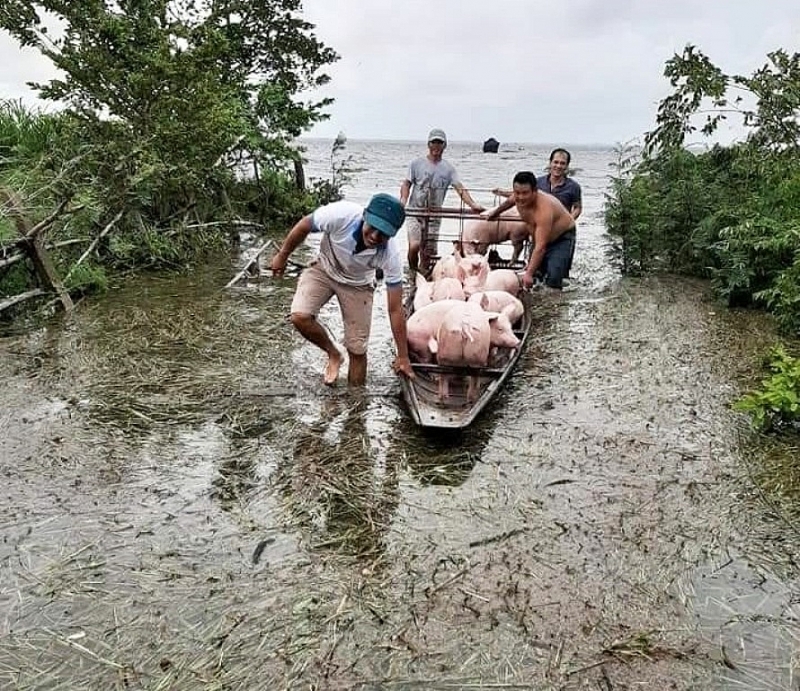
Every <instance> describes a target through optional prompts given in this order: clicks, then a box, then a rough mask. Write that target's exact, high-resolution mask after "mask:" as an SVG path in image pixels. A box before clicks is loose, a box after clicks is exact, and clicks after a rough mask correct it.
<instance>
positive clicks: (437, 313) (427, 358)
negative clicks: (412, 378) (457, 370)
mask: <svg viewBox="0 0 800 691" xmlns="http://www.w3.org/2000/svg"><path fill="white" fill-rule="evenodd" d="M464 304H466V303H465V302H464V301H463V300H439V301H438V302H431V303H429V304H427V305H425V306H424V307H421V308H420V309H419V310H416V311H415V312H414V314H412V315H411V316H410V317H409V318H408V320H407V321H406V333H407V337H408V349H409V351H410V353H411V355H412V356H413V359H415V360H416V361H417V362H428V363H429V362H433V361H434V359H435V358H434V357H433V353H435V352H436V346H434V349H433V350H431V349H430V347H429V343H430V340H431V339H432V338H434V337H435V336H436V334H437V331H438V330H439V324H440V323H441V321H442V319H443V318H444V315H445V314H446V313H447V311H448V310H450V309H451V308H452V307H455V306H457V305H464Z"/></svg>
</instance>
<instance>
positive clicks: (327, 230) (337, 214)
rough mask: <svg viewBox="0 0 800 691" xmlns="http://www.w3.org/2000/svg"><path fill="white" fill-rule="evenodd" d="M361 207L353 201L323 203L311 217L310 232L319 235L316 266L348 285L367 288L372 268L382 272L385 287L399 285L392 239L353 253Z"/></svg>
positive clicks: (397, 255)
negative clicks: (320, 236) (380, 244)
mask: <svg viewBox="0 0 800 691" xmlns="http://www.w3.org/2000/svg"><path fill="white" fill-rule="evenodd" d="M363 224H364V207H363V206H360V205H359V204H355V203H354V202H348V201H340V202H333V203H332V204H326V205H325V206H321V207H319V208H318V209H316V210H315V211H314V212H313V213H312V214H311V228H312V232H316V233H322V234H323V237H322V239H321V240H320V243H319V254H318V258H319V263H320V266H321V267H322V269H323V270H324V271H325V273H327V274H328V275H329V276H330V277H331V278H332V279H333V280H335V281H338V282H339V283H345V284H347V285H352V286H364V285H370V284H371V283H372V282H373V281H374V279H375V269H378V268H380V269H383V276H384V282H385V283H386V287H387V288H392V287H396V286H401V285H402V284H403V263H402V259H401V258H400V252H399V250H398V248H397V243H396V241H395V239H394V238H389V241H388V242H387V243H386V244H385V245H382V246H380V247H375V248H364V249H362V250H361V251H360V252H357V251H356V248H357V245H358V243H359V241H361V240H362V234H361V229H362V226H363Z"/></svg>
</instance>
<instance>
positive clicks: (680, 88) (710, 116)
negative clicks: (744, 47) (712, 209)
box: [645, 45, 800, 156]
mask: <svg viewBox="0 0 800 691" xmlns="http://www.w3.org/2000/svg"><path fill="white" fill-rule="evenodd" d="M767 57H768V62H767V63H766V64H765V65H764V66H763V67H761V68H760V69H758V70H756V71H755V72H754V73H753V74H752V75H751V76H750V77H745V76H741V75H732V76H731V75H726V74H724V73H723V72H722V71H721V70H720V69H719V68H718V67H716V66H714V65H713V64H712V63H711V61H710V60H709V59H708V58H707V57H706V56H705V55H704V54H703V53H702V52H700V51H699V50H697V48H696V47H695V46H693V45H687V46H686V48H685V49H684V51H683V54H682V55H675V56H673V57H672V58H671V59H670V60H668V61H667V63H666V66H665V69H664V76H666V77H668V78H669V81H670V85H671V86H672V87H673V88H674V91H673V93H672V94H670V95H669V96H667V97H666V98H665V99H664V100H663V101H661V103H660V104H659V108H658V114H657V116H656V124H657V127H656V128H655V129H654V130H652V131H651V132H648V134H647V135H646V137H645V153H646V155H647V156H653V155H657V154H658V153H659V152H663V151H667V152H668V151H671V150H674V149H676V148H680V147H682V146H683V144H684V141H685V139H686V135H688V134H690V133H693V132H696V131H697V124H696V121H697V119H698V117H702V116H705V119H704V124H703V125H702V127H701V128H700V131H701V133H702V134H703V135H706V136H710V135H712V134H714V133H715V132H716V130H717V128H718V126H719V123H720V122H721V121H723V120H726V119H727V118H728V117H729V116H731V115H737V116H738V117H739V118H740V119H741V121H742V123H743V124H744V125H745V126H746V127H748V128H749V130H750V131H749V134H748V142H749V143H751V144H753V145H754V146H756V147H757V148H759V149H768V150H771V151H787V150H788V151H793V152H795V153H797V152H798V150H799V149H800V120H799V119H798V117H797V116H798V113H800V88H798V85H800V53H794V54H793V55H789V54H787V53H786V52H785V51H783V50H776V51H774V52H772V53H769V54H768V55H767ZM746 96H749V97H751V98H752V99H754V100H755V107H754V108H753V107H751V108H748V107H747V106H746V105H745V97H746Z"/></svg>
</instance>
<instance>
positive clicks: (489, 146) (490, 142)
mask: <svg viewBox="0 0 800 691" xmlns="http://www.w3.org/2000/svg"><path fill="white" fill-rule="evenodd" d="M499 147H500V142H498V141H497V140H496V139H495V138H494V137H489V138H488V139H487V140H486V141H485V142H484V143H483V153H485V154H496V153H497V149H498V148H499Z"/></svg>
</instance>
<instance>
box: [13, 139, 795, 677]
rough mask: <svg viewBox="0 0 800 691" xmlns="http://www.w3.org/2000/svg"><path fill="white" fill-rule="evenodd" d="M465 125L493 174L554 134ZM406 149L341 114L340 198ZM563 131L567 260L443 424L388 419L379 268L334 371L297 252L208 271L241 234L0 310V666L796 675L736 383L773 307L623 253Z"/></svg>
mask: <svg viewBox="0 0 800 691" xmlns="http://www.w3.org/2000/svg"><path fill="white" fill-rule="evenodd" d="M478 146H479V145H476V144H472V145H468V144H453V145H451V147H450V148H449V149H448V155H449V156H450V158H451V160H453V161H454V162H455V163H456V165H457V167H458V168H459V171H460V172H461V175H462V178H463V180H464V183H465V184H466V185H467V186H468V187H473V188H475V189H476V190H479V191H478V192H476V195H475V196H477V197H479V198H481V200H482V201H485V203H487V204H489V203H491V202H492V201H493V200H492V199H491V196H490V195H489V194H488V190H489V189H491V188H492V187H494V186H496V185H504V184H507V183H508V181H510V177H511V175H513V173H514V172H516V170H519V169H524V168H529V169H533V170H534V171H535V172H539V171H540V169H541V167H542V166H543V165H544V163H545V162H546V156H547V153H548V151H549V148H550V147H531V146H525V145H519V146H517V147H516V148H514V146H516V145H514V146H511V147H508V149H507V150H506V151H505V152H503V149H502V148H501V153H500V154H499V155H498V156H497V157H491V156H489V157H488V158H487V156H486V155H483V154H481V153H480V152H479V148H477V147H478ZM329 147H330V143H329V142H311V143H309V158H310V161H309V164H308V167H307V170H308V172H309V173H310V174H311V175H312V176H313V175H314V174H315V172H317V174H320V175H324V174H325V172H326V166H327V165H328V163H329V161H328V159H327V156H328V154H329ZM421 149H422V145H421V144H419V143H416V144H413V143H402V142H398V143H377V142H360V143H359V142H354V143H350V144H349V145H348V151H349V152H350V153H351V154H352V155H353V166H354V167H356V168H358V169H359V170H358V171H357V172H356V173H355V179H354V181H353V183H352V184H351V186H350V187H349V188H348V197H349V198H352V199H355V200H357V201H366V199H367V198H368V197H369V196H370V195H371V194H372V193H373V192H375V191H390V192H396V190H397V188H398V187H399V181H400V179H401V178H402V175H403V172H404V168H405V163H407V161H408V160H409V159H410V157H411V156H413V155H415V154H417V153H421ZM572 153H573V165H574V166H576V168H578V169H579V170H578V172H577V173H576V179H578V180H579V182H581V184H582V185H583V189H584V195H585V196H584V215H583V216H582V218H581V221H580V223H579V231H578V233H579V240H578V249H577V254H576V259H575V261H576V265H575V270H574V280H573V282H572V284H571V285H570V287H569V290H567V291H564V293H563V294H560V295H551V294H547V295H542V296H541V298H540V299H539V300H538V301H537V304H536V307H535V309H536V316H537V324H536V326H535V329H534V332H533V333H532V335H531V338H530V339H529V343H528V347H527V349H526V352H525V353H524V354H523V356H522V358H521V359H520V362H519V365H518V368H517V370H516V374H515V377H514V378H513V380H512V381H509V383H508V384H507V386H506V388H505V389H504V391H503V392H501V394H500V395H499V399H498V400H497V401H496V404H495V405H494V406H493V407H492V408H491V409H490V410H488V411H486V412H485V414H484V415H483V416H482V417H481V418H480V420H479V421H478V423H477V424H476V425H475V426H474V427H473V428H471V429H469V430H467V431H465V432H464V433H461V434H450V435H436V434H431V433H423V432H421V431H420V430H418V429H416V428H415V427H414V426H413V424H412V423H411V421H410V418H409V416H408V414H407V413H406V411H405V410H404V408H403V405H402V402H401V399H400V388H399V385H398V383H397V381H396V379H395V377H394V375H393V374H392V372H391V368H390V362H391V358H392V344H391V335H390V331H389V328H388V320H387V318H386V312H385V308H384V302H385V300H384V293H383V290H382V288H380V287H379V288H378V293H377V294H376V299H375V313H374V320H373V324H374V326H373V334H372V339H371V347H370V360H369V368H368V386H367V387H366V388H365V390H363V391H349V390H348V389H347V387H346V386H345V385H344V381H342V382H341V383H340V385H339V386H337V387H335V388H333V389H326V388H324V387H323V386H321V376H322V368H323V364H324V363H323V358H322V357H321V356H320V354H319V353H317V352H316V351H315V350H314V349H313V348H312V347H310V346H307V345H305V344H304V343H303V342H302V341H301V340H300V339H299V337H298V336H297V335H296V334H294V333H293V332H292V329H291V327H290V326H289V324H288V323H287V321H286V319H285V316H286V313H287V311H288V306H289V303H290V301H291V296H292V292H293V288H294V284H295V280H296V276H287V278H285V279H282V280H273V279H269V278H267V279H264V280H262V281H260V282H250V283H247V284H242V285H239V286H237V287H235V288H233V289H229V290H224V289H223V286H225V284H226V283H227V282H228V280H229V279H230V278H231V277H232V276H233V275H234V274H235V273H236V271H237V270H238V266H239V262H240V257H239V256H238V255H234V256H232V257H231V259H230V262H225V263H224V265H222V266H216V267H213V268H212V267H209V268H206V269H203V270H199V271H197V272H196V273H194V274H192V275H190V276H159V277H149V278H139V279H136V280H132V281H129V282H126V283H124V284H122V285H120V286H118V287H117V288H115V289H114V290H113V291H112V292H111V293H110V294H109V295H107V296H104V297H99V298H92V299H90V300H86V301H84V302H82V303H81V304H80V305H79V306H78V308H77V310H76V311H75V312H74V313H73V314H72V315H70V316H69V317H66V318H64V317H59V318H54V319H53V320H51V321H50V322H48V323H46V324H43V325H38V326H35V327H32V328H29V329H25V330H23V329H18V330H17V332H16V333H12V332H11V331H10V330H9V331H8V332H7V333H6V335H4V336H3V337H2V338H0V376H1V377H2V381H3V386H2V388H0V392H1V393H0V471H2V477H3V485H4V487H3V489H2V490H1V491H0V526H2V541H0V614H2V618H0V686H1V687H2V688H13V689H55V688H59V689H62V688H63V689H97V688H103V689H345V688H346V689H352V688H360V689H479V688H492V689H498V688H501V689H537V690H538V689H545V690H547V689H554V690H555V689H601V690H602V691H618V690H620V689H658V688H662V689H677V690H688V689H703V690H706V689H709V690H719V691H722V690H725V691H728V690H737V691H738V690H740V689H747V690H762V689H763V690H765V691H766V690H773V689H781V690H787V691H788V690H790V689H797V688H798V679H797V673H798V653H799V652H800V643H799V642H798V635H799V634H800V629H798V626H799V625H800V589H799V588H798V572H797V562H796V555H797V554H798V546H799V545H800V531H798V529H797V527H796V526H794V525H793V524H792V523H791V521H788V520H786V518H785V515H784V514H782V512H781V511H780V508H779V507H778V506H776V504H775V503H774V502H773V501H772V500H771V499H770V497H767V496H765V494H764V492H763V491H762V490H761V489H760V488H759V486H758V484H757V483H756V482H755V481H754V477H755V476H756V475H757V474H758V470H759V467H760V464H761V463H762V461H763V457H762V455H763V450H762V448H761V447H760V445H759V440H758V439H756V438H754V436H753V435H752V433H751V432H750V431H749V429H748V426H747V420H746V419H745V418H743V417H742V416H741V415H740V414H738V413H735V412H733V411H732V410H731V408H730V403H731V402H732V401H733V400H735V399H736V397H737V396H739V395H740V394H741V393H742V392H743V391H744V390H745V389H746V388H747V387H749V386H751V385H752V384H753V383H754V382H755V381H756V377H755V375H754V372H755V371H756V368H757V366H758V363H759V361H760V358H761V356H762V354H763V353H764V351H765V350H766V348H767V347H768V346H769V345H770V344H771V343H773V341H774V340H775V335H774V330H773V327H772V325H771V323H770V321H769V320H768V319H767V318H765V317H764V316H763V315H759V314H755V313H751V312H742V311H729V310H727V309H725V308H724V307H723V306H721V305H719V304H717V303H715V302H714V301H713V300H712V299H711V298H710V296H709V294H708V287H707V286H706V285H705V284H703V283H701V282H694V281H687V280H684V279H679V278H674V277H661V278H644V279H633V278H621V277H620V276H619V275H618V273H617V272H616V270H615V268H614V264H613V261H612V260H611V259H610V258H609V255H608V251H607V249H608V240H607V238H606V236H605V234H604V229H603V224H602V201H603V196H602V195H603V192H604V190H605V187H606V185H607V175H608V174H609V173H610V172H611V171H610V170H609V169H608V167H607V165H608V163H609V162H610V161H611V160H613V158H614V154H613V151H611V150H609V149H602V148H596V149H583V150H582V149H575V150H573V152H572ZM472 180H474V181H475V182H474V183H471V181H472ZM481 190H483V191H481ZM301 256H302V253H299V254H298V258H299V257H301ZM323 316H324V318H325V319H328V320H329V323H330V325H331V328H332V329H333V330H334V332H335V333H337V332H338V333H340V330H339V327H340V324H338V323H337V313H336V310H335V308H331V309H330V310H328V311H327V312H326V313H325V314H324V315H323ZM337 330H338V331H337ZM783 453H786V454H789V453H791V449H790V448H786V449H784V450H783Z"/></svg>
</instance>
